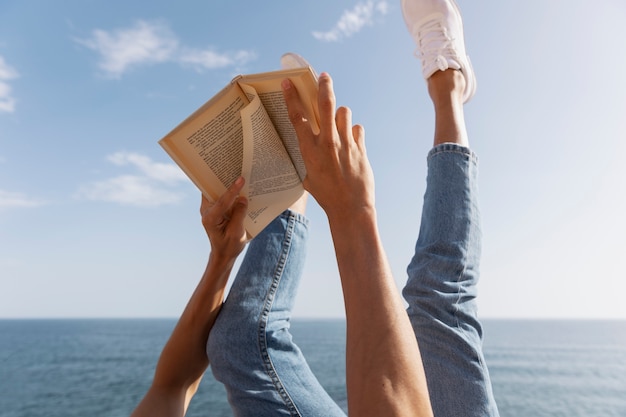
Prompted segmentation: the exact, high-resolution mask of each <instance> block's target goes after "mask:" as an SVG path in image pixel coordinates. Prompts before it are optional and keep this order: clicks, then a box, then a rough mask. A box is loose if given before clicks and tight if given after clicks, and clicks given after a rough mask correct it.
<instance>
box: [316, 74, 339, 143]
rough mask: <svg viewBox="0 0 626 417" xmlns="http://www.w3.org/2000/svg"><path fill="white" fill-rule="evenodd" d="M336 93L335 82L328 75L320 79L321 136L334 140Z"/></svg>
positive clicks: (321, 75)
mask: <svg viewBox="0 0 626 417" xmlns="http://www.w3.org/2000/svg"><path fill="white" fill-rule="evenodd" d="M335 105H336V101H335V92H334V90H333V80H332V78H330V75H328V73H326V72H323V73H322V74H320V77H319V93H318V107H319V111H320V136H321V137H326V138H329V139H330V138H333V137H334V135H333V132H334V131H335Z"/></svg>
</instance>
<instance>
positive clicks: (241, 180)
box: [235, 177, 243, 185]
mask: <svg viewBox="0 0 626 417" xmlns="http://www.w3.org/2000/svg"><path fill="white" fill-rule="evenodd" d="M235 184H236V185H241V184H243V177H239V178H237V179H236V180H235Z"/></svg>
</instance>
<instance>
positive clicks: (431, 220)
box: [207, 144, 498, 417]
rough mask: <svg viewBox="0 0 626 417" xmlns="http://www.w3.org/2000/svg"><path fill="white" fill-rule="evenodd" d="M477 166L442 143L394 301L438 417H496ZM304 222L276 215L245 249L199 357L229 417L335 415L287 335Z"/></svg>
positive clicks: (462, 151) (463, 151)
mask: <svg viewBox="0 0 626 417" xmlns="http://www.w3.org/2000/svg"><path fill="white" fill-rule="evenodd" d="M476 176H477V158H476V156H475V155H474V154H473V153H472V152H471V151H470V150H469V149H467V148H464V147H461V146H457V145H453V144H444V145H440V146H438V147H436V148H433V150H432V151H431V152H430V153H429V155H428V177H427V189H426V194H425V196H424V208H423V211H422V224H421V227H420V234H419V237H418V240H417V244H416V247H415V255H414V257H413V259H412V261H411V263H410V265H409V267H408V270H407V271H408V275H409V278H408V281H407V284H406V287H405V288H404V290H403V294H404V297H405V299H406V300H407V302H408V303H409V308H408V314H409V317H410V319H411V323H412V325H413V329H414V330H415V334H416V335H417V339H418V342H419V346H420V352H421V355H422V360H423V362H424V368H425V371H426V378H427V380H428V388H429V391H430V396H431V402H432V406H433V411H434V414H435V416H437V417H454V416H464V417H473V416H498V411H497V407H496V405H495V401H494V398H493V394H492V391H491V382H490V380H489V373H488V371H487V368H486V366H485V362H484V358H483V354H482V341H481V338H482V330H481V326H480V323H479V322H478V319H477V316H476V301H475V297H476V284H477V280H478V266H479V258H480V247H481V232H480V219H479V210H478V204H477V184H476ZM306 239H307V226H306V220H305V219H304V218H303V217H302V216H300V215H297V214H294V213H292V212H289V211H287V212H285V213H283V214H282V215H281V216H279V217H278V218H277V219H276V220H274V221H273V222H272V223H270V225H269V226H268V227H267V228H266V229H265V230H264V231H263V232H261V233H260V234H259V235H258V236H257V237H256V238H255V239H254V240H253V241H252V242H251V243H250V245H249V247H248V251H247V253H246V256H245V258H244V261H243V263H242V265H241V267H240V270H239V272H238V274H237V277H236V279H235V282H234V284H233V287H232V289H231V291H230V294H229V296H228V298H227V299H226V301H225V303H224V306H223V308H222V311H221V312H220V315H219V317H218V319H217V321H216V323H215V325H214V327H213V330H212V331H211V335H210V337H209V341H208V344H207V353H208V355H209V358H210V361H211V367H212V370H213V374H214V376H215V377H216V379H218V380H219V381H221V382H222V383H224V385H225V386H226V390H227V393H228V398H229V401H230V404H231V406H232V408H233V411H234V414H235V415H236V416H255V417H263V416H276V415H291V416H320V417H333V416H344V413H343V411H341V409H340V408H339V407H338V406H337V405H336V404H335V403H334V402H333V401H332V399H331V398H330V397H329V396H328V395H327V394H326V392H325V391H324V389H323V388H322V387H321V386H320V384H319V383H318V381H317V379H316V378H315V376H314V375H313V373H312V372H311V370H310V369H309V367H308V365H307V363H306V360H305V359H304V357H303V356H302V353H301V352H300V350H299V349H298V347H297V346H296V345H295V344H294V343H293V342H292V340H291V335H290V334H289V318H290V313H291V309H292V306H293V300H294V298H295V293H296V291H297V288H298V284H299V281H300V277H301V273H302V265H303V262H304V258H305V253H306Z"/></svg>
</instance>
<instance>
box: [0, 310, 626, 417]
mask: <svg viewBox="0 0 626 417" xmlns="http://www.w3.org/2000/svg"><path fill="white" fill-rule="evenodd" d="M174 324H175V321H174V320H0V417H40V416H41V417H56V416H59V417H72V416H80V417H86V416H99V417H123V416H128V415H129V414H130V412H131V411H132V409H133V408H134V407H135V405H136V404H137V403H138V401H139V400H140V399H141V397H142V396H143V394H144V393H145V391H146V389H147V387H148V385H149V384H150V381H151V378H152V372H153V369H154V365H155V363H156V360H157V358H158V355H159V353H160V351H161V348H162V347H163V344H164V343H165V341H166V339H167V337H168V336H169V333H170V331H171V330H172V328H173V326H174ZM292 332H293V334H294V338H295V340H296V341H297V342H298V343H299V344H300V346H301V348H302V350H303V351H304V353H305V355H306V356H307V357H308V359H309V362H310V364H311V367H312V368H313V370H314V371H315V372H316V374H317V375H318V378H319V379H320V381H321V383H322V384H323V385H324V386H325V387H326V389H327V390H328V392H329V393H330V394H331V396H332V397H333V398H335V399H336V401H337V402H338V403H339V404H340V405H342V406H343V407H344V408H345V403H346V399H345V377H344V353H343V352H344V343H345V339H344V323H343V322H342V321H302V320H300V321H295V323H294V324H293V326H292ZM485 334H486V338H485V353H486V356H487V363H488V364H489V366H490V369H491V374H492V379H493V385H494V391H495V395H496V398H497V401H498V404H499V407H500V411H501V414H502V416H503V417H528V416H533V417H540V416H564V417H565V416H567V417H579V416H580V417H583V416H584V417H594V416H598V417H611V416H616V417H626V321H613V322H611V321H508V320H507V321H486V322H485ZM209 410H210V412H209ZM188 415H189V416H209V415H210V416H230V415H231V413H230V411H229V408H228V405H227V404H226V402H225V392H224V389H223V388H222V387H221V386H220V385H219V384H217V383H215V382H214V381H213V380H212V376H211V375H210V374H208V375H207V376H206V377H205V378H204V380H203V383H202V385H201V388H200V392H199V393H198V394H197V395H196V397H195V398H194V400H193V401H192V405H191V408H190V410H189V413H188Z"/></svg>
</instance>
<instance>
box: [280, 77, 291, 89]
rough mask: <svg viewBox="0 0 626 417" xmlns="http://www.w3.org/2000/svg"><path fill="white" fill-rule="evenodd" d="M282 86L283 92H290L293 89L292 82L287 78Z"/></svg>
mask: <svg viewBox="0 0 626 417" xmlns="http://www.w3.org/2000/svg"><path fill="white" fill-rule="evenodd" d="M281 85H282V87H283V90H289V89H290V88H291V81H289V78H285V79H284V80H283V82H282V83H281Z"/></svg>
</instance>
